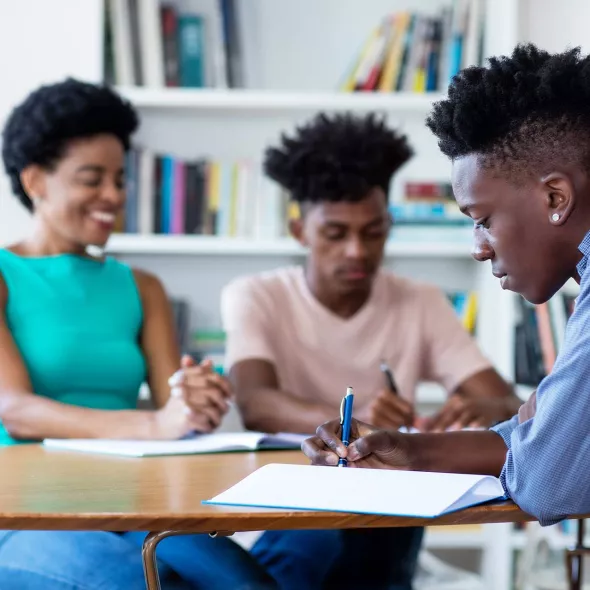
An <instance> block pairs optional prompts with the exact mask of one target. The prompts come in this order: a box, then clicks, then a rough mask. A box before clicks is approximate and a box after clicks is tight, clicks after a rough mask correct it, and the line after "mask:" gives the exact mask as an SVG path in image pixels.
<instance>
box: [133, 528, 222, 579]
mask: <svg viewBox="0 0 590 590" xmlns="http://www.w3.org/2000/svg"><path fill="white" fill-rule="evenodd" d="M194 534H195V533H187V532H185V531H161V532H159V533H148V534H147V535H146V538H145V539H144V540H143V547H142V549H141V557H142V560H143V573H144V576H145V586H146V589H147V590H162V587H161V586H160V576H159V575H158V562H157V560H156V547H157V546H158V543H159V542H160V541H161V540H162V539H165V538H166V537H172V536H174V535H194ZM232 535H233V533H231V532H229V531H228V532H218V533H217V532H216V533H209V536H210V537H213V538H215V537H231V536H232Z"/></svg>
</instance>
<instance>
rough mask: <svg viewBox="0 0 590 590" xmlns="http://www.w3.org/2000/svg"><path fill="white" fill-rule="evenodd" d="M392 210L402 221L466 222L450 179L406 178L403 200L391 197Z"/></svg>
mask: <svg viewBox="0 0 590 590" xmlns="http://www.w3.org/2000/svg"><path fill="white" fill-rule="evenodd" d="M390 203H391V204H390V210H391V214H392V216H393V218H394V220H395V222H396V223H398V224H403V225H466V224H470V223H471V220H470V219H469V218H468V217H466V216H465V215H464V214H463V213H461V211H460V210H459V206H458V205H457V202H456V201H455V197H454V194H453V187H452V186H451V183H450V182H424V181H423V182H416V181H407V182H405V183H404V186H403V195H402V198H401V199H400V200H394V199H391V198H390Z"/></svg>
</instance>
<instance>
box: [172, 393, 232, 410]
mask: <svg viewBox="0 0 590 590" xmlns="http://www.w3.org/2000/svg"><path fill="white" fill-rule="evenodd" d="M175 389H176V388H175ZM181 389H182V395H183V398H184V400H185V402H186V403H187V404H188V405H189V406H190V407H191V408H193V409H199V408H203V407H214V408H216V409H217V411H219V412H221V413H222V414H226V413H227V412H228V411H229V403H228V402H227V399H226V398H225V397H224V395H223V394H222V393H221V391H219V389H217V388H215V387H209V388H203V389H201V388H197V389H195V388H191V387H181Z"/></svg>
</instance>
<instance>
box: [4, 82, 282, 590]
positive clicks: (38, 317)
mask: <svg viewBox="0 0 590 590" xmlns="http://www.w3.org/2000/svg"><path fill="white" fill-rule="evenodd" d="M137 123H138V121H137V116H136V113H135V111H134V110H133V108H132V107H131V106H130V105H129V104H128V103H126V102H125V101H123V100H122V99H121V98H120V97H119V96H118V95H117V94H115V93H114V92H113V91H111V90H110V89H108V88H106V87H101V86H95V85H92V84H86V83H82V82H79V81H76V80H72V79H68V80H66V81H64V82H61V83H58V84H53V85H50V86H44V87H41V88H40V89H38V90H36V91H35V92H33V93H32V94H31V95H29V97H27V99H26V100H25V101H24V102H23V103H22V104H21V105H19V106H18V107H17V108H16V109H15V110H14V111H13V113H12V114H11V116H10V118H9V119H8V121H7V123H6V126H5V129H4V134H3V146H2V157H3V161H4V166H5V168H6V171H7V173H8V175H9V177H10V180H11V183H12V188H13V191H14V192H15V194H16V195H17V196H18V198H19V199H20V201H21V203H22V204H23V205H24V206H25V207H27V208H28V209H29V211H31V213H32V216H33V229H32V230H31V232H30V233H29V235H27V236H26V237H25V239H23V240H22V241H20V242H18V243H17V244H13V245H11V246H10V247H8V248H6V249H4V250H0V444H4V445H10V444H14V443H17V442H24V441H27V442H28V441H40V440H42V439H44V438H131V439H177V438H181V437H183V436H185V435H187V434H189V433H191V432H193V431H199V432H210V431H212V430H214V429H215V428H216V427H217V426H218V425H219V423H220V422H221V419H222V417H223V415H224V414H225V412H226V411H227V409H228V407H229V406H228V398H229V395H230V394H229V388H228V385H227V383H226V382H225V380H224V379H223V378H222V377H220V376H219V375H217V374H216V373H215V372H214V371H213V370H212V367H211V365H210V364H208V363H203V364H201V365H198V366H197V365H195V364H194V363H193V362H192V360H191V359H190V358H183V359H181V358H180V351H179V349H178V345H177V341H176V336H175V332H174V322H173V316H172V311H171V308H170V305H169V302H168V299H167V296H166V293H165V291H164V289H163V287H162V285H161V283H160V281H159V280H158V279H157V278H155V277H154V276H151V275H149V274H148V273H145V272H143V271H139V270H133V269H131V268H129V267H128V266H127V265H125V264H123V263H121V262H118V261H116V260H114V259H112V258H108V257H93V256H91V255H89V254H88V253H87V248H88V247H89V246H98V247H103V246H104V245H105V244H106V242H107V240H108V238H109V236H110V235H111V233H112V231H113V229H114V227H115V221H116V219H117V216H118V215H119V214H120V213H121V212H122V209H123V207H124V204H125V178H124V157H125V151H126V150H127V149H128V147H129V142H130V136H131V134H132V133H133V132H134V131H135V129H136V127H137ZM144 381H147V382H148V384H149V386H150V391H151V394H152V399H153V401H154V405H155V407H156V409H155V410H153V411H144V410H137V409H136V404H137V397H138V390H139V387H140V385H141V384H142V383H143V382H144ZM171 384H172V385H173V388H172V391H171V389H170V387H171ZM171 393H172V394H174V395H171ZM141 541H142V536H141V535H138V534H137V533H135V534H131V533H122V534H119V533H110V532H89V533H83V532H51V531H17V532H11V531H0V586H1V587H2V590H12V589H15V590H16V589H19V590H33V589H37V588H39V589H41V588H42V589H43V590H72V589H73V588H76V589H83V590H91V589H92V590H94V589H98V588H101V589H102V588H109V590H119V589H120V590H133V589H135V588H137V589H142V588H144V587H145V586H144V581H143V570H142V564H141V551H140V546H141ZM213 541H214V542H213ZM159 558H160V561H161V562H162V563H161V566H162V568H161V569H162V574H163V581H164V587H165V588H174V589H176V590H180V589H182V590H190V589H195V588H207V589H212V590H213V589H221V588H236V589H238V588H246V587H247V588H260V589H262V588H264V589H267V588H274V587H275V584H274V582H273V581H272V580H271V579H270V577H269V576H268V575H267V574H266V573H265V572H264V570H263V569H262V568H261V567H260V566H259V565H258V564H257V563H256V562H255V561H254V559H253V558H252V557H251V556H250V555H249V554H248V553H247V552H245V551H243V550H242V549H241V548H240V547H239V546H238V545H236V544H235V543H233V542H231V541H229V540H228V539H215V540H212V539H208V538H206V537H205V538H201V537H199V536H192V537H177V538H173V539H167V540H165V541H164V542H163V543H162V545H161V549H160V550H159Z"/></svg>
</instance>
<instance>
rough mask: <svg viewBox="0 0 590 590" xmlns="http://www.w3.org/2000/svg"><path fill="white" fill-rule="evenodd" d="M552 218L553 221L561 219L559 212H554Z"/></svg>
mask: <svg viewBox="0 0 590 590" xmlns="http://www.w3.org/2000/svg"><path fill="white" fill-rule="evenodd" d="M551 219H552V220H553V221H559V213H554V214H553V215H552V216H551Z"/></svg>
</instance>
